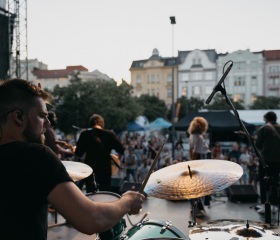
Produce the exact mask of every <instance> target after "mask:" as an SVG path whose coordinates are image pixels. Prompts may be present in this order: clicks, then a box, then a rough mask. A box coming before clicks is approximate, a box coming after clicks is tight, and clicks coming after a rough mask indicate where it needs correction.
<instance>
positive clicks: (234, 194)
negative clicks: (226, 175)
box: [227, 185, 259, 202]
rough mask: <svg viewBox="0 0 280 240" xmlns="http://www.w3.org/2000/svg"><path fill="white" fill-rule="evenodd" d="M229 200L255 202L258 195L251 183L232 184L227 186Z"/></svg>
mask: <svg viewBox="0 0 280 240" xmlns="http://www.w3.org/2000/svg"><path fill="white" fill-rule="evenodd" d="M227 196H228V199H229V200H230V201H231V202H257V201H258V198H259V195H258V193H257V192H256V190H255V188H254V187H253V186H252V185H232V186H230V187H229V188H227Z"/></svg>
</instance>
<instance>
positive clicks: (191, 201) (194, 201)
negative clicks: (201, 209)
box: [188, 198, 199, 227]
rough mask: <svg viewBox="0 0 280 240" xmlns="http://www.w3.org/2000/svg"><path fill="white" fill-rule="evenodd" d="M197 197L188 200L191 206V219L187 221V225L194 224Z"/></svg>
mask: <svg viewBox="0 0 280 240" xmlns="http://www.w3.org/2000/svg"><path fill="white" fill-rule="evenodd" d="M198 201H199V199H198V198H194V199H191V200H190V203H191V207H192V221H189V226H188V227H194V226H195V225H196V211H197V203H198Z"/></svg>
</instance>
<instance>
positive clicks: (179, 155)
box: [174, 142, 184, 162]
mask: <svg viewBox="0 0 280 240" xmlns="http://www.w3.org/2000/svg"><path fill="white" fill-rule="evenodd" d="M174 160H177V162H182V161H183V160H184V150H183V146H182V143H181V142H177V143H176V144H175V150H174Z"/></svg>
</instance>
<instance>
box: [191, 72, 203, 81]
mask: <svg viewBox="0 0 280 240" xmlns="http://www.w3.org/2000/svg"><path fill="white" fill-rule="evenodd" d="M201 78H202V74H201V72H194V73H193V80H201Z"/></svg>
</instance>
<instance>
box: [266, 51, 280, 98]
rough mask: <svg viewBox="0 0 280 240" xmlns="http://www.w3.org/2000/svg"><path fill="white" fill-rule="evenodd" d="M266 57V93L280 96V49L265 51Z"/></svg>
mask: <svg viewBox="0 0 280 240" xmlns="http://www.w3.org/2000/svg"><path fill="white" fill-rule="evenodd" d="M263 55H264V58H265V65H264V69H265V75H264V95H265V96H268V97H269V96H273V97H280V50H269V51H266V50H265V51H263Z"/></svg>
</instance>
